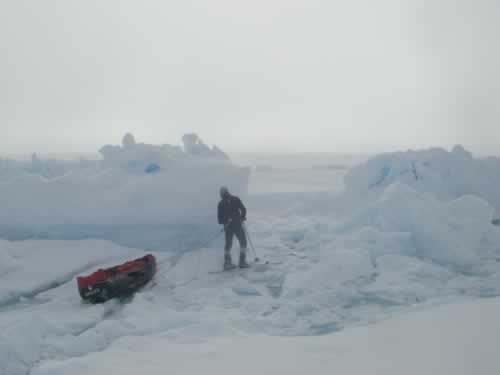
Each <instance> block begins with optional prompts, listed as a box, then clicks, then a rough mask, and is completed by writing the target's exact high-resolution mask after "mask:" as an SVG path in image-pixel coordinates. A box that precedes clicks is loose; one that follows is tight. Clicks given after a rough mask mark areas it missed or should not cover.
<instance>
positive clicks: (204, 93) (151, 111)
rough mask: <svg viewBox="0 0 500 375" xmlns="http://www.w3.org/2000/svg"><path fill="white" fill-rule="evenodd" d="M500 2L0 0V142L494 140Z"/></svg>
mask: <svg viewBox="0 0 500 375" xmlns="http://www.w3.org/2000/svg"><path fill="white" fill-rule="evenodd" d="M499 7H500V6H499V4H498V2H495V1H488V0H478V1H474V2H471V1H464V0H459V1H451V0H439V1H430V0H423V1H416V0H415V1H396V0H381V1H377V2H373V1H369V0H354V1H350V2H340V1H321V0H270V1H262V0H254V1H252V2H248V1H247V2H243V1H230V0H211V1H182V2H172V1H156V0H154V1H152V0H150V1H144V2H137V1H131V0H122V1H117V0H109V1H90V0H89V1H74V0H51V1H43V2H41V1H24V0H16V1H7V0H0V45H1V47H2V48H1V49H0V82H1V85H0V130H1V133H0V134H1V138H0V153H25V152H31V151H38V152H70V151H77V152H89V151H95V150H97V149H98V148H99V146H101V145H102V144H106V143H119V142H120V140H121V137H122V135H123V134H124V133H125V132H132V133H134V134H135V136H136V138H137V139H138V141H143V142H150V143H174V144H177V143H179V142H180V137H181V135H182V134H183V133H185V132H197V133H198V134H199V135H200V136H201V137H202V138H203V139H204V140H205V141H206V142H207V143H217V144H218V145H219V146H221V147H222V148H223V149H226V150H228V151H230V152H235V151H266V152H269V151H277V152H311V151H322V152H350V153H367V152H378V151H386V150H387V151H389V150H397V149H407V148H420V147H428V146H444V147H449V146H451V145H453V144H456V143H461V144H463V145H465V147H467V148H469V149H471V150H472V151H474V152H475V153H479V154H497V155H498V154H500V151H499V150H500V126H498V122H499V119H500V109H499V108H500V107H499V105H498V102H499V99H500V78H499V74H498V70H497V67H498V66H500V52H499V48H498V46H497V45H498V39H499V37H500V26H498V25H499V21H500V9H499Z"/></svg>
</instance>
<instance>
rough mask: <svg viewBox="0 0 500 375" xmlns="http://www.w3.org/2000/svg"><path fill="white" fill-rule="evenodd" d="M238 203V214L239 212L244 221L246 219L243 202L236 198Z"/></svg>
mask: <svg viewBox="0 0 500 375" xmlns="http://www.w3.org/2000/svg"><path fill="white" fill-rule="evenodd" d="M238 204H239V206H240V214H241V219H242V220H243V221H245V220H246V219H247V209H246V207H245V206H244V205H243V202H242V201H241V199H240V198H238Z"/></svg>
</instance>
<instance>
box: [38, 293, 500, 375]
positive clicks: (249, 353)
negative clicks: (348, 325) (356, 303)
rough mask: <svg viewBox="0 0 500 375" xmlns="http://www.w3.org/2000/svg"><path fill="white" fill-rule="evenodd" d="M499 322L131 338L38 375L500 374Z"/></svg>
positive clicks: (433, 319) (466, 319)
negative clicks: (296, 334) (287, 334)
mask: <svg viewBox="0 0 500 375" xmlns="http://www.w3.org/2000/svg"><path fill="white" fill-rule="evenodd" d="M499 314H500V299H498V298H496V299H493V300H483V301H476V302H468V303H461V304H452V305H448V306H441V307H439V308H433V309H429V310H426V311H419V312H413V313H410V314H408V315H406V316H399V317H397V318H393V319H392V320H389V321H385V322H382V323H380V324H378V325H375V326H366V327H359V328H356V329H350V330H347V331H344V332H339V333H336V334H335V335H328V336H324V337H314V338H309V337H308V338H305V337H300V338H283V337H269V336H263V335H257V336H251V337H228V338H217V339H213V340H210V341H201V342H185V343H176V342H172V340H170V339H169V338H168V337H162V336H161V335H156V336H153V337H151V336H147V337H133V338H132V337H125V338H122V339H120V340H118V341H117V342H116V343H115V344H114V345H113V346H112V347H111V348H110V349H109V350H107V351H105V352H99V353H93V354H91V355H88V356H85V357H82V358H76V359H69V360H62V361H58V360H53V361H48V362H45V363H43V364H41V365H40V366H39V367H38V368H36V369H35V370H34V371H33V372H32V375H66V374H71V375H86V374H95V375H100V374H103V375H104V374H109V373H110V372H116V373H120V374H123V375H129V374H130V375H132V374H137V372H141V373H145V374H150V375H162V374H165V372H169V373H173V374H176V375H184V374H185V375H191V374H201V373H207V372H208V373H210V374H222V375H224V374H234V373H235V371H236V372H237V373H238V374H242V375H255V374H266V373H273V374H287V375H303V374H306V373H311V374H318V375H321V374H325V375H330V374H345V375H347V374H352V375H354V374H384V375H401V374H405V375H422V374H453V375H470V374H478V375H490V374H498V373H500V361H499V360H498V342H499V340H498V332H500V320H499V319H498V315H499ZM450 317H452V318H450Z"/></svg>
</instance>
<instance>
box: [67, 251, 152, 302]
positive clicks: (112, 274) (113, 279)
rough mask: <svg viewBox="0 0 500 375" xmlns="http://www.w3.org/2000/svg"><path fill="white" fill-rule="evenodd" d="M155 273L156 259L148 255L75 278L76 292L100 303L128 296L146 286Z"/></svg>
mask: <svg viewBox="0 0 500 375" xmlns="http://www.w3.org/2000/svg"><path fill="white" fill-rule="evenodd" d="M155 273H156V258H155V257H154V256H153V255H151V254H148V255H146V256H144V257H142V258H138V259H135V260H132V261H129V262H125V263H123V264H120V265H118V266H115V267H111V268H106V269H99V270H97V271H96V272H94V273H93V274H91V275H89V276H80V277H77V278H76V281H77V283H78V292H79V293H80V296H81V297H82V298H83V299H84V300H85V301H89V302H92V303H102V302H105V301H107V300H109V299H111V298H115V297H124V296H128V295H130V294H132V293H134V292H135V291H137V290H138V289H140V288H141V287H142V286H144V285H146V284H147V283H148V282H149V281H151V279H152V278H153V276H154V274H155Z"/></svg>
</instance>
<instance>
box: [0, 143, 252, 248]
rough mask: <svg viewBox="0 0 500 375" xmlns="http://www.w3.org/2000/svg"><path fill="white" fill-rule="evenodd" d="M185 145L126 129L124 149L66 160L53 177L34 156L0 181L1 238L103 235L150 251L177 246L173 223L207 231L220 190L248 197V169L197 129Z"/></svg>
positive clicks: (105, 149) (210, 224)
mask: <svg viewBox="0 0 500 375" xmlns="http://www.w3.org/2000/svg"><path fill="white" fill-rule="evenodd" d="M184 142H185V147H184V149H183V148H181V147H179V146H171V145H162V146H155V145H148V144H143V143H136V142H135V140H134V138H133V136H132V135H130V134H128V135H126V136H125V137H124V139H123V145H122V146H111V145H108V146H104V147H103V148H102V149H101V154H102V157H103V160H102V161H100V162H96V163H94V164H92V165H90V166H88V165H85V167H82V163H76V162H75V163H74V164H63V165H64V166H65V167H64V171H63V172H62V173H58V174H57V175H52V176H51V178H45V177H43V176H44V173H43V170H45V169H46V168H45V167H46V166H47V165H48V164H47V163H46V162H43V161H41V160H40V159H38V158H37V157H36V156H34V157H33V160H32V161H31V169H28V170H25V169H23V168H22V166H24V165H25V164H19V165H18V167H19V170H18V171H17V173H16V175H15V177H12V174H10V176H11V177H9V178H7V177H6V178H4V179H3V180H2V181H0V196H1V197H3V201H2V210H0V235H1V236H2V237H4V238H7V239H23V238H58V239H61V238H62V239H80V238H89V237H91V238H104V239H111V240H114V241H116V242H118V243H122V244H125V245H128V246H135V247H142V248H149V249H159V248H162V249H167V248H168V249H171V248H173V247H176V246H177V245H179V243H178V242H176V239H175V238H174V237H175V236H176V233H177V232H179V231H177V232H176V230H175V229H176V228H184V227H192V230H193V231H194V232H196V234H197V235H199V234H200V233H201V235H203V234H204V232H203V231H204V230H211V229H212V228H213V225H216V222H215V220H214V219H213V210H214V205H216V203H217V199H218V193H217V192H218V189H219V187H220V186H221V185H227V186H229V187H230V189H231V190H232V191H234V192H235V193H236V194H245V193H246V191H247V186H248V180H249V175H250V170H249V169H248V168H241V167H238V166H236V165H234V164H233V163H231V162H230V161H229V160H228V159H227V157H226V156H225V154H223V153H222V152H221V151H218V149H212V150H210V149H208V146H206V145H205V144H204V143H203V142H202V141H201V140H200V139H199V138H198V137H197V136H196V135H194V134H190V135H187V136H186V137H185V139H184ZM200 150H201V151H200ZM152 172H154V173H152ZM207 228H208V229H207ZM182 235H184V232H183V233H182ZM190 240H191V241H192V240H193V238H192V236H191V238H187V239H184V240H182V239H179V241H190ZM180 247H182V246H180Z"/></svg>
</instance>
